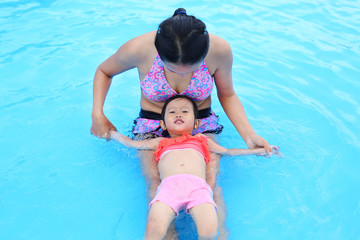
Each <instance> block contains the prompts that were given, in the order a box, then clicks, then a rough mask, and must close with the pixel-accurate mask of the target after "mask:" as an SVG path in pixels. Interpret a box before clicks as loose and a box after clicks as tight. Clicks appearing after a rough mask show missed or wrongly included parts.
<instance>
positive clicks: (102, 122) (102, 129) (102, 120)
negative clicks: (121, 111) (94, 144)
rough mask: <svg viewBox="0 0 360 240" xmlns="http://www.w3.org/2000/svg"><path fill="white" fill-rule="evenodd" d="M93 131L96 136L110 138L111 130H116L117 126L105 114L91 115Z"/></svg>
mask: <svg viewBox="0 0 360 240" xmlns="http://www.w3.org/2000/svg"><path fill="white" fill-rule="evenodd" d="M91 118H92V124H91V130H90V131H91V133H92V134H94V135H95V136H96V137H100V138H105V139H110V130H114V131H117V130H116V127H115V126H114V125H113V124H112V123H111V122H110V121H109V119H107V117H106V116H105V115H104V114H99V115H94V114H92V115H91Z"/></svg>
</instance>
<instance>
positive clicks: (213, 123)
mask: <svg viewBox="0 0 360 240" xmlns="http://www.w3.org/2000/svg"><path fill="white" fill-rule="evenodd" d="M232 60H233V59H232V51H231V48H230V46H229V44H228V43H227V42H226V41H225V40H224V39H222V38H220V37H218V36H216V35H213V34H210V33H208V31H207V29H206V26H205V24H204V23H203V22H202V21H201V20H199V19H197V18H195V17H194V16H189V15H187V14H186V11H185V9H182V8H179V9H177V10H176V11H175V13H174V15H173V16H172V17H170V18H168V19H166V20H165V21H163V22H162V23H161V24H160V25H159V28H158V30H157V31H152V32H149V33H145V34H143V35H141V36H138V37H136V38H134V39H131V40H130V41H128V42H126V43H125V44H124V45H122V46H121V47H120V48H119V49H118V51H117V52H116V53H115V54H114V55H112V56H110V57H109V58H108V59H107V60H105V61H104V62H103V63H101V64H100V65H99V67H98V68H97V70H96V73H95V78H94V88H93V94H94V95H93V111H92V126H91V132H92V133H93V134H94V135H95V136H97V137H102V138H109V137H110V134H109V131H110V130H115V131H116V128H115V126H114V125H113V124H112V123H111V122H110V121H109V120H108V119H107V118H106V116H105V114H104V112H103V105H104V102H105V98H106V94H107V92H108V90H109V87H110V85H111V80H112V77H113V76H115V75H117V74H120V73H122V72H125V71H127V70H129V69H132V68H135V67H136V68H137V69H138V72H139V78H140V86H141V100H140V106H141V111H140V116H139V118H137V119H136V120H135V126H134V128H133V133H134V135H135V138H136V139H146V138H150V137H157V136H161V134H162V132H161V128H160V125H159V121H160V118H161V117H160V113H161V109H162V107H163V104H164V102H165V101H166V100H167V99H169V98H170V97H171V96H173V95H176V94H183V95H187V96H189V97H191V98H192V99H194V100H195V101H196V104H197V107H198V109H199V110H200V113H201V116H200V118H201V126H200V127H199V129H198V130H199V132H202V133H208V134H210V133H219V132H221V130H222V126H221V125H219V124H218V123H217V116H216V115H215V114H214V113H213V112H212V111H211V91H212V89H213V83H215V85H216V89H217V95H218V98H219V101H220V103H221V105H222V107H223V109H224V111H225V113H226V115H227V116H228V117H229V119H230V120H231V122H232V124H233V125H234V126H235V128H236V130H237V131H238V132H239V134H240V135H241V137H242V138H243V139H244V141H245V142H246V144H247V146H248V147H249V148H259V147H264V148H265V149H266V151H267V152H268V153H270V152H271V148H270V145H269V144H268V142H267V141H266V140H265V139H263V138H262V137H260V136H258V135H257V134H256V133H255V132H254V130H253V129H252V127H251V125H250V123H249V121H248V120H247V117H246V115H245V112H244V108H243V106H242V104H241V102H240V100H239V98H238V97H237V95H236V94H235V91H234V88H233V82H232ZM210 135H214V134H210ZM139 153H140V158H141V159H142V163H143V171H144V175H145V177H146V178H147V183H148V184H149V185H148V186H149V197H150V198H153V197H154V195H155V191H156V188H157V186H158V184H159V183H160V178H159V174H158V172H157V168H156V162H155V160H154V159H153V157H152V152H151V151H141V152H139ZM218 164H219V158H218V157H214V156H212V160H211V161H210V163H209V164H208V165H207V171H208V172H207V176H208V177H207V182H208V184H209V185H210V186H211V187H212V188H213V189H214V188H215V184H216V183H215V180H216V175H217V172H218V169H219V166H218ZM214 198H215V201H218V199H219V196H218V191H215V196H214ZM217 204H218V206H219V209H218V210H219V213H221V212H222V211H221V204H219V203H218V202H217Z"/></svg>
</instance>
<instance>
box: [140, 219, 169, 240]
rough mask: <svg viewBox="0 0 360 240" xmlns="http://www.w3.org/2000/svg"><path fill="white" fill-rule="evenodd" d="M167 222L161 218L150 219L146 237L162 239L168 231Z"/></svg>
mask: <svg viewBox="0 0 360 240" xmlns="http://www.w3.org/2000/svg"><path fill="white" fill-rule="evenodd" d="M167 227H168V226H167V224H166V223H165V222H162V221H159V219H156V218H153V219H149V221H148V223H147V226H146V232H145V234H146V239H162V237H163V236H165V234H166V231H167Z"/></svg>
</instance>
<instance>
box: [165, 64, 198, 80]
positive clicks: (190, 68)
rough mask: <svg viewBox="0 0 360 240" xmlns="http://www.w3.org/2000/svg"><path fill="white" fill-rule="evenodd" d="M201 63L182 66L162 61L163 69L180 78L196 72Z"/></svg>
mask: <svg viewBox="0 0 360 240" xmlns="http://www.w3.org/2000/svg"><path fill="white" fill-rule="evenodd" d="M201 64H202V61H201V62H199V63H196V64H194V65H182V64H176V63H170V62H165V61H163V65H164V67H165V68H166V69H167V70H169V71H170V72H172V73H176V74H177V75H178V76H180V77H185V76H187V75H188V74H190V73H192V72H194V71H196V70H198V69H199V68H200V66H201Z"/></svg>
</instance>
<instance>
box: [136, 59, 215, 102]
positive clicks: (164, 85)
mask: <svg viewBox="0 0 360 240" xmlns="http://www.w3.org/2000/svg"><path fill="white" fill-rule="evenodd" d="M140 85H141V89H142V91H143V94H144V95H145V97H147V98H148V99H150V100H153V101H156V102H164V101H166V100H167V99H169V98H171V97H172V96H175V95H178V94H179V93H177V92H176V91H175V90H174V89H172V87H171V86H170V84H169V83H168V82H167V80H166V78H165V73H164V67H163V63H162V61H161V59H160V57H159V55H158V54H157V55H156V58H155V61H154V65H153V66H152V67H151V70H150V72H149V73H148V74H147V75H146V76H145V78H144V80H142V81H141V83H140ZM212 89H213V78H212V77H211V75H210V73H209V71H208V68H207V67H206V64H205V61H203V62H202V64H201V66H200V68H199V69H198V70H196V71H194V72H193V76H192V78H191V81H190V84H189V86H188V87H187V88H186V89H185V90H184V91H183V92H182V93H180V95H186V96H188V97H190V98H192V99H193V100H194V101H201V100H205V99H206V98H208V97H209V96H210V94H211V91H212Z"/></svg>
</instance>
